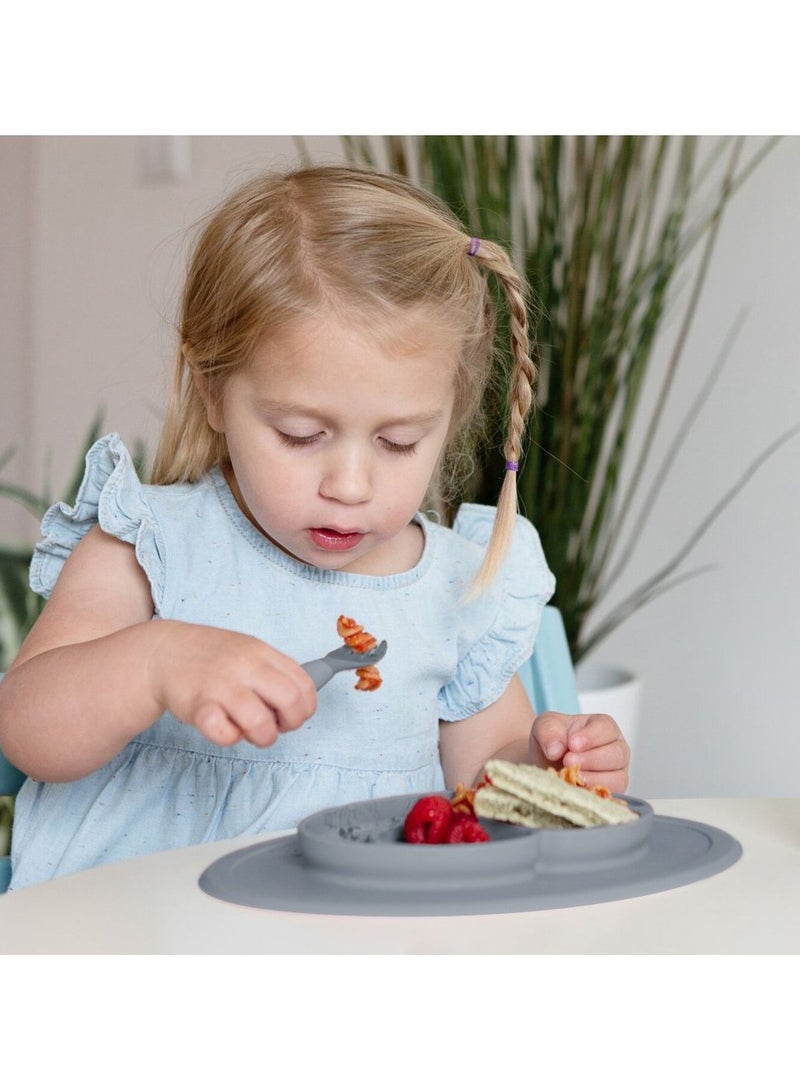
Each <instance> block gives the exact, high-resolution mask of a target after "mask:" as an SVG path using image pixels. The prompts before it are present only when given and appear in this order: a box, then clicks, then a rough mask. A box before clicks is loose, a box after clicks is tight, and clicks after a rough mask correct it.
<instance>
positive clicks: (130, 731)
mask: <svg viewBox="0 0 800 1091" xmlns="http://www.w3.org/2000/svg"><path fill="white" fill-rule="evenodd" d="M315 708H316V691H315V690H314V686H313V684H312V682H311V679H310V678H309V677H308V675H307V674H306V673H305V671H303V670H302V669H301V668H300V667H299V665H298V664H297V663H296V662H295V661H294V660H292V659H290V658H289V657H287V656H284V655H282V654H281V653H280V652H278V651H277V650H276V649H274V648H271V647H270V646H269V645H267V644H265V643H264V642H263V641H260V640H257V639H255V638H254V637H251V636H246V635H244V634H242V633H234V632H230V631H228V630H224V629H215V628H212V627H209V626H202V625H190V624H186V623H184V622H175V621H162V620H153V602H152V598H151V595H150V588H149V584H148V582H147V578H146V576H145V574H144V572H143V571H142V569H141V568H140V567H139V565H138V563H137V561H136V558H135V555H134V550H133V547H132V546H130V545H127V544H126V543H124V542H120V541H118V540H117V539H116V538H113V537H112V536H110V535H107V534H105V533H104V532H103V531H101V530H99V529H94V530H92V531H90V533H89V534H87V535H86V537H85V538H84V539H82V541H81V542H80V543H79V544H78V545H77V546H76V548H75V549H74V551H73V552H72V553H71V554H70V556H69V558H68V559H67V561H66V563H65V565H64V568H63V570H62V572H61V575H60V576H59V579H58V582H57V584H56V586H55V588H54V589H53V593H52V595H51V597H50V599H49V601H48V603H47V605H46V607H45V609H44V611H43V612H42V615H41V617H40V618H39V620H38V621H37V623H36V625H35V626H34V627H33V629H32V630H31V632H30V634H29V635H28V638H27V639H26V641H25V643H24V644H23V646H22V649H21V650H20V653H19V655H18V656H17V658H16V660H15V661H14V663H13V664H12V666H11V668H10V669H9V672H8V674H7V675H6V677H5V679H4V681H3V685H2V686H0V746H1V747H2V749H3V751H4V753H5V754H6V756H7V757H8V759H9V761H11V762H13V763H14V764H15V765H17V766H18V767H19V768H20V769H22V770H23V771H24V772H26V773H28V774H29V775H30V776H34V777H36V778H38V779H42V780H73V779H76V778H78V777H81V776H85V775H86V774H88V773H90V772H93V771H94V770H95V769H98V768H100V767H101V766H102V765H104V764H105V763H106V762H107V761H109V760H110V759H111V758H112V757H114V755H116V754H117V753H119V751H120V750H121V749H122V748H123V747H124V746H125V745H126V744H127V743H128V742H129V741H130V740H131V739H132V738H133V737H134V736H135V735H137V734H139V732H140V731H143V730H144V729H145V728H147V727H149V726H150V725H151V724H152V723H153V722H154V721H155V720H156V719H157V718H158V717H159V716H160V715H161V714H162V712H164V710H165V709H169V710H170V711H171V712H172V713H173V714H174V715H175V716H176V717H177V718H178V719H180V720H183V721H185V722H187V723H191V724H193V725H194V726H195V727H197V729H198V730H199V731H200V732H201V733H202V734H204V735H205V736H206V737H208V738H209V739H211V740H212V741H213V742H216V743H218V744H220V745H229V744H231V743H234V742H237V741H238V740H239V739H241V738H246V739H248V740H249V741H250V742H252V743H255V744H256V745H259V746H268V745H270V744H271V743H273V742H274V741H275V739H276V738H277V734H278V732H280V731H286V730H292V729H294V728H296V727H299V726H300V724H301V723H303V722H304V721H305V720H306V719H308V717H309V716H310V715H311V714H312V713H313V712H314V709H315Z"/></svg>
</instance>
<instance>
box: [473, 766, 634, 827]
mask: <svg viewBox="0 0 800 1091" xmlns="http://www.w3.org/2000/svg"><path fill="white" fill-rule="evenodd" d="M486 772H487V774H488V777H489V781H490V783H489V784H487V785H486V786H485V787H483V788H479V789H478V790H477V791H476V792H475V804H474V806H475V814H477V815H479V816H480V817H481V818H494V819H497V820H498V821H500V822H514V823H516V824H517V825H520V826H530V827H534V828H535V827H543V828H554V827H569V826H581V827H586V826H617V825H620V824H621V823H623V822H633V821H635V820H636V819H637V818H638V817H639V816H638V815H637V814H636V812H635V811H632V810H631V809H630V807H628V806H627V804H625V803H624V802H618V801H616V800H614V799H603V798H602V796H598V795H596V794H595V793H594V792H592V791H590V790H588V789H586V788H580V787H578V786H577V785H574V784H567V783H566V781H564V780H562V779H561V777H559V776H558V775H557V773H556V772H555V770H545V769H538V768H537V767H536V766H535V765H517V764H515V763H514V762H510V761H500V760H498V759H495V760H492V761H489V762H487V764H486Z"/></svg>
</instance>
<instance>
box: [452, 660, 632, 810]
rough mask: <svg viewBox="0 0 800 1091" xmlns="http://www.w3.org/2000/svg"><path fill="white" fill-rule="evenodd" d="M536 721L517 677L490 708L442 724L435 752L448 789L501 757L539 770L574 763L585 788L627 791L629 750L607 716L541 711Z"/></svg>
mask: <svg viewBox="0 0 800 1091" xmlns="http://www.w3.org/2000/svg"><path fill="white" fill-rule="evenodd" d="M534 717H535V713H534V711H533V708H532V707H531V703H530V701H529V700H528V695H527V693H526V692H525V689H524V687H523V685H522V682H521V681H520V680H519V678H518V677H516V676H515V677H514V678H512V680H511V682H510V683H509V685H508V688H507V689H506V691H505V693H504V694H503V696H502V697H500V699H499V700H497V701H495V703H494V704H493V705H489V707H488V708H485V709H483V711H482V712H478V713H477V714H476V715H475V716H471V717H470V718H469V719H467V720H460V721H457V722H454V723H445V722H443V723H442V724H441V725H440V730H439V750H440V754H441V760H442V767H443V769H444V775H445V782H446V784H447V786H448V788H454V787H455V786H456V784H458V783H461V784H474V783H475V782H476V781H477V780H478V779H479V778H480V775H481V772H482V770H483V767H484V765H485V764H486V762H487V761H488V760H489V759H490V758H504V759H505V760H506V761H515V762H528V763H530V764H532V765H538V766H541V767H542V768H547V767H548V766H550V765H552V766H554V767H555V768H558V767H559V766H560V765H564V766H568V765H575V764H577V765H579V766H580V770H581V773H582V774H583V776H584V779H585V781H586V783H587V784H588V785H590V786H591V785H595V784H603V785H605V787H606V788H609V789H610V790H611V791H613V792H623V791H624V790H625V788H626V787H627V785H628V764H629V761H630V748H629V747H628V744H627V743H626V742H625V739H624V738H623V736H622V732H621V731H620V729H619V727H618V725H617V723H616V721H614V720H612V719H611V717H610V716H604V715H568V714H566V713H561V712H545V713H542V715H541V716H538V717H535V718H534Z"/></svg>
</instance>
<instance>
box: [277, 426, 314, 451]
mask: <svg viewBox="0 0 800 1091" xmlns="http://www.w3.org/2000/svg"><path fill="white" fill-rule="evenodd" d="M276 431H277V430H276ZM323 435H324V433H323V432H315V433H314V434H313V435H312V436H290V435H289V434H288V433H287V432H280V431H278V439H279V440H280V441H281V443H283V444H284V445H285V446H286V447H308V446H309V444H311V443H315V442H316V441H317V440H318V439H320V438H321V437H322V436H323Z"/></svg>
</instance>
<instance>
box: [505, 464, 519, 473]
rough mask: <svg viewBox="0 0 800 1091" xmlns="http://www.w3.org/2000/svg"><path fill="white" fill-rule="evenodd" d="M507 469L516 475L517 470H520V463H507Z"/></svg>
mask: <svg viewBox="0 0 800 1091" xmlns="http://www.w3.org/2000/svg"><path fill="white" fill-rule="evenodd" d="M506 469H507V470H511V472H512V473H516V472H517V470H518V469H519V463H518V462H507V463H506Z"/></svg>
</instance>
